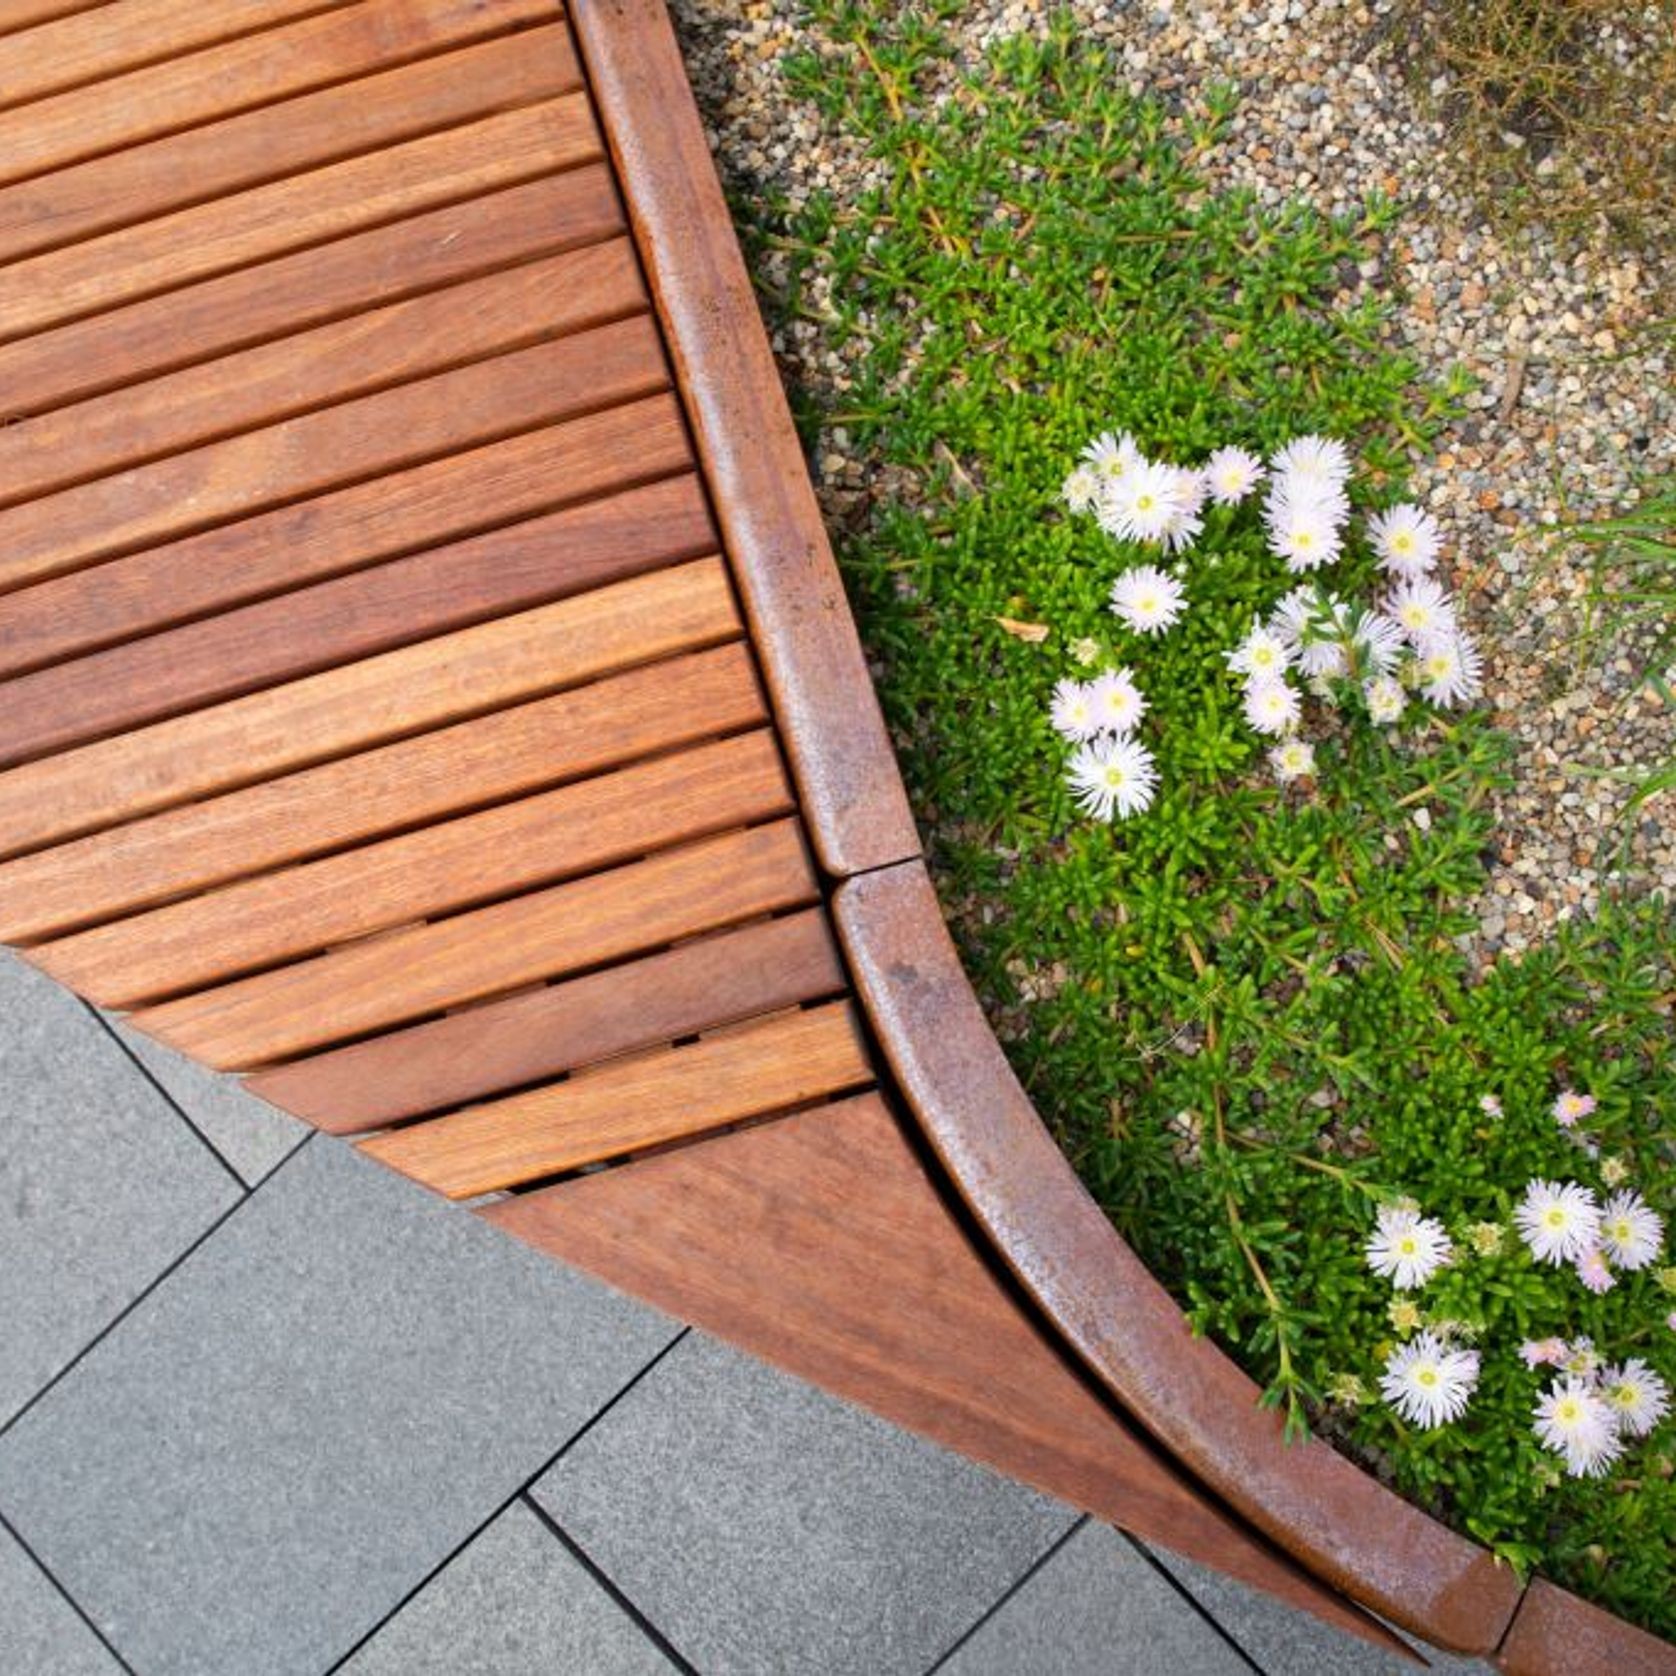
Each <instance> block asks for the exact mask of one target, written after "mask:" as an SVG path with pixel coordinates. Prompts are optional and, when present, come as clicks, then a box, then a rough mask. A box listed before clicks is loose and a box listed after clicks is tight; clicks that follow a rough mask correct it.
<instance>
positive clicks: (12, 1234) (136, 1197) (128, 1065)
mask: <svg viewBox="0 0 1676 1676" xmlns="http://www.w3.org/2000/svg"><path fill="white" fill-rule="evenodd" d="M239 1198H240V1191H239V1186H238V1183H237V1182H236V1181H234V1180H233V1179H232V1177H231V1176H229V1175H228V1174H227V1172H226V1171H225V1170H224V1169H223V1168H222V1167H221V1166H220V1165H219V1164H218V1163H217V1162H216V1160H215V1158H214V1157H213V1156H212V1155H211V1154H210V1152H209V1151H208V1150H206V1148H205V1146H204V1144H203V1142H202V1141H201V1140H199V1139H198V1138H197V1137H196V1136H195V1135H194V1134H193V1133H192V1132H191V1130H190V1129H188V1128H187V1126H186V1125H185V1124H184V1123H183V1122H182V1121H181V1119H180V1114H179V1113H178V1112H176V1111H175V1110H174V1109H173V1108H172V1107H171V1106H170V1105H169V1103H168V1102H167V1101H166V1100H165V1099H163V1097H162V1096H161V1095H160V1094H159V1093H158V1092H157V1090H156V1089H155V1088H153V1087H152V1086H151V1084H150V1083H148V1082H147V1081H146V1079H145V1078H144V1077H143V1076H142V1075H141V1074H140V1072H139V1071H138V1070H136V1069H135V1067H134V1064H133V1062H132V1061H131V1060H130V1059H129V1058H128V1056H127V1055H126V1054H124V1053H123V1052H122V1050H121V1049H120V1048H119V1047H118V1046H117V1044H116V1043H115V1042H113V1041H112V1040H111V1039H110V1037H109V1035H108V1034H107V1033H106V1032H105V1031H104V1030H103V1029H102V1028H101V1027H100V1025H99V1022H98V1020H97V1019H95V1018H93V1017H92V1015H91V1014H89V1013H88V1011H87V1009H86V1008H85V1007H83V1006H82V1004H81V1003H80V1002H79V1001H77V1000H76V999H75V998H74V997H73V996H72V995H69V994H68V993H67V992H66V991H64V990H62V989H60V988H59V986H58V985H57V984H55V983H53V982H52V980H51V979H49V978H47V977H44V976H43V975H42V974H41V973H39V972H37V971H36V970H35V969H34V968H33V967H32V966H30V965H28V964H27V962H25V961H23V960H20V959H18V958H17V957H16V956H15V955H12V954H5V953H0V1253H4V1257H3V1259H0V1343H3V1344H4V1345H5V1352H4V1354H3V1355H0V1424H3V1423H4V1422H5V1421H7V1420H9V1419H11V1417H12V1416H13V1415H14V1414H16V1413H17V1411H18V1410H19V1409H20V1408H21V1407H22V1406H23V1405H24V1404H25V1403H26V1402H27V1401H28V1400H29V1399H30V1398H31V1397H32V1396H34V1395H35V1393H36V1392H37V1391H39V1390H40V1389H41V1387H42V1386H43V1385H45V1384H46V1383H47V1381H48V1380H49V1379H51V1378H52V1377H53V1375H55V1374H57V1373H59V1372H60V1371H61V1370H62V1369H63V1368H64V1367H65V1366H66V1365H67V1364H68V1363H70V1362H71V1361H72V1360H74V1358H75V1357H76V1355H77V1354H78V1353H79V1352H80V1351H81V1350H83V1349H84V1348H85V1347H86V1345H87V1344H88V1342H89V1341H90V1340H92V1339H93V1338H94V1337H95V1336H96V1335H97V1334H98V1333H99V1332H101V1331H102V1330H103V1329H104V1328H105V1327H107V1326H108V1325H109V1324H110V1322H111V1321H112V1320H113V1319H114V1318H115V1317H116V1316H117V1315H118V1314H119V1313H120V1312H121V1311H122V1310H123V1309H124V1308H125V1307H126V1306H127V1305H128V1304H130V1303H131V1302H132V1301H133V1300H134V1299H135V1298H136V1297H137V1296H138V1295H139V1294H140V1293H141V1292H143V1291H144V1290H145V1288H146V1287H147V1286H148V1285H150V1284H151V1282H152V1281H154V1280H155V1279H156V1278H157V1276H158V1275H159V1274H161V1273H162V1272H163V1271H164V1270H165V1269H166V1268H167V1267H168V1266H169V1264H170V1263H172V1262H173V1261H174V1260H175V1259H176V1258H177V1257H178V1256H179V1255H180V1254H181V1253H182V1252H183V1251H185V1250H186V1249H187V1248H188V1247H189V1246H190V1245H191V1244H192V1242H193V1241H194V1240H196V1239H198V1238H199V1237H200V1236H201V1235H202V1234H203V1232H204V1230H205V1229H207V1228H208V1227H209V1226H210V1225H211V1224H212V1223H213V1222H214V1221H215V1220H216V1218H217V1217H219V1216H221V1215H222V1214H223V1213H224V1212H225V1211H227V1210H228V1209H229V1208H230V1207H231V1206H232V1205H234V1204H236V1203H237V1202H238V1200H239Z"/></svg>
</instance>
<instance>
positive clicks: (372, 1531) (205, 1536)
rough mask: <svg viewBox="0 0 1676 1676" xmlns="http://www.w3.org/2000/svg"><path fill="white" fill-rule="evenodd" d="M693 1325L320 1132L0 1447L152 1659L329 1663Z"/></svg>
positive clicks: (40, 1511)
mask: <svg viewBox="0 0 1676 1676" xmlns="http://www.w3.org/2000/svg"><path fill="white" fill-rule="evenodd" d="M676 1330H677V1329H676V1328H675V1327H674V1325H673V1324H672V1323H670V1322H669V1321H668V1320H667V1319H666V1318H664V1317H662V1316H660V1315H656V1314H654V1313H653V1312H652V1311H650V1310H646V1309H643V1308H642V1307H640V1306H639V1305H636V1304H633V1303H630V1302H629V1301H628V1300H626V1299H624V1298H621V1297H619V1296H618V1295H617V1294H615V1293H612V1292H610V1291H608V1290H606V1289H605V1288H604V1287H601V1286H598V1285H597V1284H595V1283H594V1282H592V1281H589V1280H587V1279H585V1278H584V1277H582V1276H580V1275H577V1274H575V1273H572V1272H570V1271H567V1270H565V1269H562V1268H560V1267H559V1266H558V1265H556V1264H553V1263H550V1262H548V1261H546V1260H545V1259H543V1258H541V1257H539V1256H537V1255H536V1254H535V1253H533V1252H531V1251H528V1250H527V1249H525V1248H524V1247H522V1246H519V1245H518V1244H516V1243H515V1242H513V1241H511V1240H508V1239H506V1238H504V1237H503V1236H502V1235H500V1234H499V1233H497V1232H496V1231H495V1230H493V1229H491V1228H489V1227H487V1226H486V1225H484V1224H482V1223H480V1222H478V1221H477V1220H475V1219H474V1218H473V1217H471V1216H470V1215H468V1214H465V1213H463V1212H462V1211H461V1210H460V1209H459V1208H458V1207H456V1206H451V1205H448V1204H446V1203H444V1202H442V1201H441V1200H438V1199H435V1198H433V1197H432V1196H431V1195H430V1194H428V1193H426V1192H424V1191H423V1190H421V1189H420V1188H418V1187H416V1186H414V1185H413V1184H411V1183H409V1182H406V1181H404V1180H402V1179H400V1178H399V1177H397V1176H395V1175H393V1174H391V1173H390V1172H388V1171H386V1170H384V1169H383V1168H381V1167H380V1166H378V1165H376V1164H374V1163H372V1162H370V1161H369V1160H367V1159H365V1158H362V1157H361V1156H359V1155H358V1154H357V1153H355V1152H354V1151H353V1150H352V1149H350V1148H348V1147H346V1146H344V1145H342V1144H340V1143H337V1142H333V1141H330V1140H326V1139H324V1138H319V1139H315V1140H311V1141H310V1142H309V1143H308V1144H307V1145H306V1146H304V1147H303V1148H302V1149H301V1150H300V1151H298V1152H297V1153H295V1154H294V1155H293V1156H292V1157H291V1158H290V1159H289V1160H288V1161H287V1162H286V1163H285V1164H284V1165H282V1166H281V1167H280V1168H279V1169H278V1170H277V1171H276V1172H275V1173H274V1174H273V1175H272V1176H271V1177H270V1178H269V1179H268V1181H267V1182H266V1183H264V1185H263V1186H262V1187H261V1188H260V1189H258V1190H257V1192H256V1193H255V1194H253V1195H252V1196H251V1197H250V1198H249V1199H247V1200H246V1201H245V1203H244V1204H243V1205H241V1206H240V1208H239V1209H238V1210H237V1211H236V1212H235V1213H234V1215H233V1216H231V1217H230V1218H229V1219H228V1220H227V1222H226V1223H225V1224H224V1225H223V1226H222V1227H221V1228H220V1229H219V1230H218V1231H217V1233H216V1235H215V1236H214V1237H213V1238H212V1239H210V1240H208V1241H206V1242H205V1243H204V1245H202V1246H201V1247H200V1248H199V1249H198V1250H197V1251H196V1252H194V1253H193V1255H192V1256H191V1258H189V1259H188V1260H187V1261H186V1262H184V1263H182V1264H181V1265H180V1267H179V1268H177V1269H176V1270H175V1271H174V1273H172V1274H171V1275H170V1276H169V1277H168V1278H167V1280H166V1281H165V1282H164V1283H163V1284H162V1285H160V1286H159V1287H158V1288H157V1289H156V1290H155V1291H154V1292H153V1293H152V1294H151V1295H150V1296H148V1297H147V1298H145V1299H144V1300H143V1301H142V1302H141V1303H140V1304H138V1305H137V1306H136V1307H135V1308H134V1309H133V1310H132V1311H130V1312H129V1314H128V1315H127V1316H125V1317H124V1318H123V1320H122V1321H121V1322H120V1323H119V1324H118V1325H117V1326H116V1327H115V1328H114V1329H113V1330H112V1332H111V1333H110V1334H109V1335H108V1336H107V1337H106V1338H105V1339H103V1340H102V1341H101V1342H100V1343H99V1344H98V1345H97V1346H96V1347H95V1348H94V1350H93V1351H92V1352H90V1353H89V1355H88V1356H86V1357H85V1358H84V1359H83V1360H82V1362H81V1363H80V1364H79V1365H78V1366H77V1367H76V1368H75V1369H73V1370H72V1371H71V1373H70V1374H69V1375H67V1376H66V1377H65V1378H64V1379H63V1380H61V1381H60V1382H59V1384H58V1385H57V1386H56V1387H54V1389H53V1390H52V1391H50V1392H49V1393H48V1394H47V1395H46V1396H45V1397H44V1398H43V1399H42V1400H41V1401H40V1402H39V1403H37V1404H36V1405H35V1406H34V1408H32V1409H31V1410H30V1411H29V1413H27V1414H26V1415H24V1416H23V1417H22V1418H21V1419H20V1420H19V1421H18V1422H17V1424H16V1425H15V1426H14V1427H13V1428H12V1430H11V1431H10V1432H9V1433H8V1434H7V1435H6V1436H5V1437H4V1438H0V1512H4V1514H5V1515H6V1517H7V1518H8V1519H9V1520H10V1521H11V1522H12V1523H13V1525H14V1526H15V1527H16V1528H17V1529H18V1531H19V1532H20V1534H21V1535H22V1536H23V1537H24V1538H25V1540H26V1541H28V1542H29V1544H30V1546H31V1547H32V1548H33V1549H34V1550H35V1552H36V1553H37V1554H38V1555H39V1556H40V1558H41V1560H42V1563H43V1564H44V1565H46V1566H47V1567H48V1568H49V1569H50V1570H51V1571H52V1573H53V1574H54V1575H55V1576H56V1577H57V1578H59V1579H60V1580H61V1581H62V1583H63V1584H64V1586H65V1587H66V1588H67V1589H68V1590H69V1591H70V1592H71V1594H72V1595H73V1596H74V1597H75V1598H76V1600H77V1601H78V1602H79V1603H80V1605H81V1606H82V1608H83V1609H84V1610H85V1611H86V1612H87V1613H88V1615H89V1617H90V1618H91V1619H92V1620H93V1621H94V1622H95V1623H97V1624H98V1625H99V1627H100V1629H101V1631H102V1632H103V1633H104V1634H105V1635H106V1636H107V1637H108V1639H109V1640H110V1642H111V1644H112V1645H113V1646H114V1647H115V1648H116V1649H117V1651H118V1652H119V1653H120V1654H121V1655H122V1656H123V1657H124V1658H125V1659H127V1660H128V1661H129V1662H130V1663H131V1664H133V1665H134V1667H135V1668H136V1669H137V1670H140V1671H143V1672H145V1676H169V1673H172V1672H181V1673H184V1672H194V1673H205V1672H208V1673H222V1672H226V1673H234V1672H236V1673H237V1676H270V1673H271V1676H297V1673H307V1672H313V1671H321V1670H324V1669H325V1668H326V1666H327V1665H328V1664H330V1663H331V1662H332V1661H333V1660H334V1659H335V1658H337V1657H340V1656H341V1655H342V1654H343V1653H345V1652H347V1651H348V1650H349V1649H350V1648H351V1647H353V1646H354V1645H355V1644H356V1642H357V1641H359V1640H360V1639H361V1638H362V1637H363V1636H364V1635H365V1634H366V1632H367V1631H368V1630H370V1629H372V1628H373V1627H374V1626H375V1625H376V1624H378V1623H379V1621H380V1620H381V1619H382V1618H383V1617H385V1616H386V1615H387V1614H388V1613H389V1612H390V1611H391V1610H392V1609H393V1608H394V1607H395V1606H396V1605H398V1604H399V1603H400V1602H401V1601H402V1600H403V1599H404V1598H405V1597H406V1596H407V1595H408V1593H409V1592H410V1591H412V1590H413V1589H414V1588H415V1587H417V1585H418V1584H419V1583H420V1582H422V1581H423V1580H424V1578H425V1577H426V1576H427V1575H428V1574H429V1573H430V1572H431V1571H432V1570H433V1569H434V1568H435V1567H436V1566H437V1565H439V1564H440V1563H441V1562H442V1561H443V1560H444V1559H446V1558H447V1557H448V1555H449V1554H451V1553H452V1552H453V1550H454V1549H455V1548H456V1547H458V1546H459V1545H460V1544H461V1543H462V1542H463V1541H465V1540H466V1539H467V1538H468V1537H469V1536H470V1535H471V1534H472V1532H473V1531H475V1530H476V1529H477V1528H478V1527H479V1526H480V1525H481V1524H482V1523H483V1522H484V1521H485V1520H486V1519H488V1518H489V1517H490V1516H491V1515H492V1514H493V1513H495V1512H496V1511H497V1510H498V1509H499V1508H500V1507H501V1506H502V1505H504V1504H505V1503H506V1502H507V1501H509V1500H510V1498H511V1497H512V1495H513V1494H514V1493H515V1492H516V1491H517V1489H518V1488H519V1486H520V1485H522V1484H524V1483H526V1482H528V1480H529V1479H530V1478H531V1477H532V1476H533V1475H534V1474H535V1473H537V1472H538V1471H539V1470H540V1469H541V1467H542V1465H543V1463H544V1462H546V1461H547V1460H549V1459H551V1458H552V1457H553V1455H554V1454H555V1453H556V1452H557V1451H558V1450H559V1449H560V1447H561V1446H562V1445H563V1444H564V1443H565V1441H566V1440H567V1438H569V1437H570V1436H572V1435H573V1434H574V1433H575V1432H576V1430H577V1429H578V1428H579V1427H581V1426H582V1425H583V1424H585V1423H586V1421H587V1420H588V1419H589V1418H590V1417H591V1416H592V1415H593V1414H595V1413H596V1412H597V1411H598V1410H599V1409H600V1408H601V1406H602V1405H604V1404H605V1403H607V1402H608V1401H609V1400H610V1398H611V1397H612V1396H613V1395H615V1394H616V1393H617V1392H618V1391H619V1390H620V1389H621V1388H622V1387H623V1386H624V1385H625V1384H626V1383H627V1382H628V1381H629V1380H631V1379H632V1378H633V1377H634V1375H635V1374H636V1373H637V1372H639V1371H640V1370H641V1369H642V1368H643V1367H644V1366H645V1364H646V1363H647V1361H648V1360H649V1359H650V1358H652V1357H653V1356H654V1355H656V1353H657V1352H658V1351H659V1350H661V1349H662V1348H663V1347H664V1346H665V1345H666V1344H667V1343H668V1342H669V1340H670V1339H671V1337H672V1336H673V1335H674V1333H675V1332H676Z"/></svg>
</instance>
